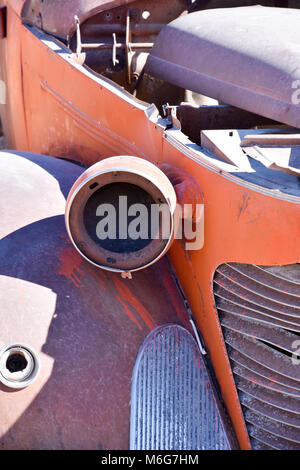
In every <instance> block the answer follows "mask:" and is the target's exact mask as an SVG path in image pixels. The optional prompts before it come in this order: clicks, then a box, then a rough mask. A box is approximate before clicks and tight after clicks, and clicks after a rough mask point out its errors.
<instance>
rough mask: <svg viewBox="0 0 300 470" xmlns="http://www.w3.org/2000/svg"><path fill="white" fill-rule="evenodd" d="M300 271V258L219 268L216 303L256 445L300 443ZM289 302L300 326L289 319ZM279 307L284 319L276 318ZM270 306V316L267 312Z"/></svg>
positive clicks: (292, 446) (297, 446) (290, 446)
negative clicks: (276, 263)
mask: <svg viewBox="0 0 300 470" xmlns="http://www.w3.org/2000/svg"><path fill="white" fill-rule="evenodd" d="M299 275H300V264H294V265H291V266H282V267H280V266H277V267H261V266H253V265H245V264H238V263H232V264H226V265H222V266H220V267H218V269H217V270H216V274H215V278H214V281H215V289H214V294H215V299H216V306H217V308H218V313H219V317H220V322H221V325H222V329H223V334H224V340H225V343H226V345H227V351H228V355H229V358H230V361H231V366H232V371H233V374H234V377H235V382H236V386H237V389H238V391H239V393H240V399H241V404H242V406H243V411H244V417H245V420H246V423H247V426H248V431H249V434H250V436H251V438H252V444H253V448H257V446H259V445H260V444H262V445H263V446H264V445H266V446H270V447H271V448H275V449H300V432H299V426H300V424H299V423H300V419H299V418H300V416H299V414H300V411H299V410H300V400H299V399H300V373H299V365H298V361H297V360H295V359H296V356H295V353H296V350H297V345H299V326H300V325H299V320H300V303H299V299H300V280H299ZM225 279H226V283H224V280H225ZM220 286H222V291H220ZM241 289H242V290H241ZM227 292H228V295H227ZM254 292H255V297H254V295H253V293H254ZM248 298H249V300H250V302H249V301H248ZM255 300H256V302H255ZM260 300H261V301H260ZM254 302H255V303H254ZM266 302H267V307H268V309H269V310H267V309H266V308H263V310H262V307H261V304H263V306H264V307H265V306H266ZM287 308H288V309H289V313H291V312H293V317H289V318H293V319H294V320H293V321H294V322H297V325H299V326H298V327H296V328H295V327H294V325H291V323H288V322H287V321H286V319H287V315H286V309H287ZM250 311H251V312H252V315H249V312H250ZM274 311H275V312H278V313H277V315H276V318H277V319H282V320H283V321H282V322H281V323H279V322H278V321H275V322H274V320H273V319H272V316H273V315H274V314H275V313H274ZM256 312H261V313H262V314H257V313H256ZM266 312H269V314H270V317H268V316H264V315H265V313H266ZM291 330H293V331H291Z"/></svg>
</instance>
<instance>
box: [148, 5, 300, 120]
mask: <svg viewBox="0 0 300 470" xmlns="http://www.w3.org/2000/svg"><path fill="white" fill-rule="evenodd" d="M298 21H299V10H297V11H295V10H288V9H280V8H278V9H277V8H273V9H272V8H265V7H262V6H260V5H256V6H253V7H241V8H235V9H233V10H230V9H227V8H224V9H221V10H207V11H199V12H195V13H192V14H190V15H185V16H181V17H179V18H177V19H176V20H174V21H173V22H171V23H169V24H168V25H166V26H165V27H164V28H163V29H162V31H161V32H160V33H159V35H158V37H157V40H156V42H155V46H154V48H153V49H152V51H151V53H150V55H149V58H148V60H147V64H146V73H149V74H150V75H153V76H154V77H158V78H159V79H162V80H165V81H168V82H170V83H173V84H174V85H177V86H179V87H183V88H187V89H188V90H192V91H194V92H197V93H203V94H204V95H207V96H209V97H211V98H215V99H217V100H219V101H221V102H223V103H226V104H229V105H232V106H237V107H239V108H242V109H245V110H246V111H250V112H252V113H256V114H261V115H262V116H265V117H266V118H269V119H273V120H276V121H279V122H282V123H285V124H288V125H290V126H292V127H297V128H299V127H300V117H299V106H298V104H297V100H296V101H295V99H294V92H295V84H296V85H297V83H298V82H297V79H300V74H299V69H298V68H297V64H298V57H297V54H294V55H293V51H294V50H295V49H294V45H295V44H298V43H299V35H298ZM262 25H263V27H262ZM237 37H238V38H239V39H238V42H237V39H236V38H237ZM249 37H251V38H252V41H251V42H249ZM282 38H284V40H283V39H282ZM264 41H266V42H264ZM264 44H265V46H266V47H265V46H264ZM191 50H192V51H193V54H191V53H190V51H191ZM287 50H288V51H289V54H287ZM274 51H276V62H274ZM278 57H280V60H278ZM291 57H292V60H291ZM295 71H297V72H295ZM249 77H251V80H250V79H249ZM296 89H297V86H296ZM274 90H276V91H274ZM296 91H297V90H296Z"/></svg>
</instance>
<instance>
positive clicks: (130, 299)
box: [114, 278, 157, 330]
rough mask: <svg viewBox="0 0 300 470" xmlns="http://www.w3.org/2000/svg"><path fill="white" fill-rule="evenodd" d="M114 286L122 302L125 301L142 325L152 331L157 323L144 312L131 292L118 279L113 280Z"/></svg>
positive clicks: (143, 308) (141, 305)
mask: <svg viewBox="0 0 300 470" xmlns="http://www.w3.org/2000/svg"><path fill="white" fill-rule="evenodd" d="M114 284H115V286H116V288H117V290H118V292H119V294H120V295H121V296H122V298H123V299H124V300H126V301H127V302H128V303H129V304H130V305H131V307H133V308H134V310H135V311H136V312H137V314H138V315H139V316H140V317H141V318H142V320H143V321H144V323H145V324H146V325H147V326H148V328H149V329H150V330H153V329H154V328H156V327H157V323H156V322H155V321H154V320H153V318H152V317H151V315H150V313H149V312H148V311H147V310H146V308H145V307H144V306H143V304H142V303H141V302H140V301H139V300H138V298H137V297H136V296H135V295H134V294H133V293H132V292H131V290H130V289H129V288H128V287H127V286H125V285H124V284H123V283H122V282H121V281H120V280H119V279H116V278H115V279H114Z"/></svg>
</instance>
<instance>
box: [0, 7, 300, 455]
mask: <svg viewBox="0 0 300 470" xmlns="http://www.w3.org/2000/svg"><path fill="white" fill-rule="evenodd" d="M23 3H24V2H23V1H22V0H10V1H8V2H7V37H6V38H5V39H3V40H1V41H0V58H1V59H0V60H1V71H0V74H1V77H0V78H1V79H2V80H3V81H4V82H5V83H6V89H7V93H6V104H2V105H1V116H2V120H3V127H4V132H5V134H6V136H7V140H8V143H9V146H10V147H11V148H14V149H19V150H25V151H31V152H38V153H43V154H47V155H53V156H56V157H64V158H69V159H71V160H76V161H80V162H82V163H84V164H85V165H91V164H93V163H95V162H97V161H99V160H100V159H103V158H107V157H110V156H114V155H133V156H138V157H141V158H144V159H147V160H149V161H151V162H153V163H155V164H157V165H161V164H163V163H169V164H171V165H174V166H176V167H177V168H179V169H182V170H183V171H185V172H187V173H189V174H191V175H193V177H194V178H195V179H196V180H197V182H198V184H199V185H200V187H201V190H202V192H203V195H204V203H205V237H204V247H203V249H201V250H199V251H190V252H187V251H185V250H184V245H183V242H181V241H178V240H176V241H175V242H174V244H173V246H172V248H171V250H170V252H169V258H170V260H171V262H172V264H173V267H174V268H175V271H176V274H177V277H178V279H179V281H180V283H181V285H182V287H183V290H184V293H185V295H186V297H187V299H188V302H189V304H190V307H191V309H192V312H193V314H194V316H195V318H196V321H197V324H198V327H199V329H200V331H201V334H202V336H203V338H204V341H205V345H206V347H207V349H208V351H209V354H210V357H211V360H212V363H213V366H214V370H215V373H216V376H217V379H218V381H219V384H220V388H221V392H222V396H223V399H224V402H225V404H226V406H227V409H228V412H229V415H230V417H231V420H232V423H233V427H234V429H235V432H236V435H237V438H238V440H239V444H240V447H241V448H242V449H249V448H250V442H249V437H248V433H247V430H246V426H245V422H244V418H243V415H242V411H241V406H240V403H239V400H238V396H237V391H236V387H235V383H234V379H233V375H232V372H231V368H230V364H229V359H228V356H227V352H226V348H225V344H224V340H223V336H222V331H221V327H220V323H219V319H218V314H217V311H216V307H215V301H214V297H213V291H212V282H213V276H214V272H215V269H216V268H217V267H218V266H219V265H220V264H222V263H225V262H240V263H250V264H258V265H281V264H292V263H297V262H299V261H300V243H299V236H300V199H299V198H298V197H296V196H292V195H288V194H282V193H279V192H275V191H272V190H268V189H266V188H261V187H259V186H257V185H255V184H252V183H248V182H246V181H242V180H241V179H240V178H237V177H236V176H234V175H232V174H229V173H227V172H226V171H223V170H220V169H219V168H218V167H217V166H215V165H214V164H213V162H212V161H211V160H209V159H208V158H207V155H206V154H205V152H203V150H201V148H199V147H198V148H196V146H195V145H192V142H190V141H189V140H188V139H187V137H186V136H185V135H184V134H183V133H182V132H181V131H180V130H178V129H176V128H175V129H174V128H173V129H166V127H165V126H164V125H163V123H162V121H161V119H160V116H159V115H158V112H157V110H156V108H155V107H153V106H149V105H147V104H145V103H142V102H139V101H137V100H136V99H134V98H133V97H132V96H131V95H129V94H128V93H127V92H125V91H123V90H122V89H121V88H120V87H119V86H118V85H115V84H114V83H112V82H111V81H109V80H107V79H105V78H103V77H101V76H99V75H97V74H95V73H94V72H92V71H91V70H89V69H87V68H86V67H84V66H83V65H80V64H79V63H77V62H76V60H75V57H74V55H73V54H71V53H70V52H69V51H68V50H67V49H65V48H64V47H63V46H62V45H61V43H59V42H58V41H56V40H55V39H54V38H53V37H50V36H47V35H45V34H44V33H41V32H40V31H38V30H37V29H35V30H31V29H30V28H28V27H27V26H26V25H24V24H22V19H21V11H22V6H23ZM116 110H117V112H116Z"/></svg>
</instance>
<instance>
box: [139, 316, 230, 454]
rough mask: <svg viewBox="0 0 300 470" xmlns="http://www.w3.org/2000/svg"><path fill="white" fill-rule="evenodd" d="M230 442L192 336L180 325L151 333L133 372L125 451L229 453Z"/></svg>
mask: <svg viewBox="0 0 300 470" xmlns="http://www.w3.org/2000/svg"><path fill="white" fill-rule="evenodd" d="M233 448H236V441H235V438H234V437H233V434H232V429H231V427H230V424H229V421H228V419H227V417H226V416H225V414H224V412H223V409H222V406H221V405H220V403H219V401H218V398H217V394H216V391H215V389H214V386H213V384H212V381H211V379H210V375H209V373H208V369H207V367H206V364H205V362H204V359H203V356H202V355H201V353H200V350H199V347H198V345H197V343H196V341H195V339H194V338H193V336H192V335H191V334H190V333H189V332H188V331H187V330H186V329H185V328H183V327H181V326H180V325H175V324H168V325H163V326H160V327H158V328H156V329H155V330H153V331H152V332H151V333H150V334H149V335H148V336H147V338H146V339H145V341H144V343H143V345H142V347H141V348H140V351H139V353H138V357H137V360H136V364H135V367H134V371H133V378H132V391H131V423H130V449H132V450H207V449H233Z"/></svg>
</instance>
